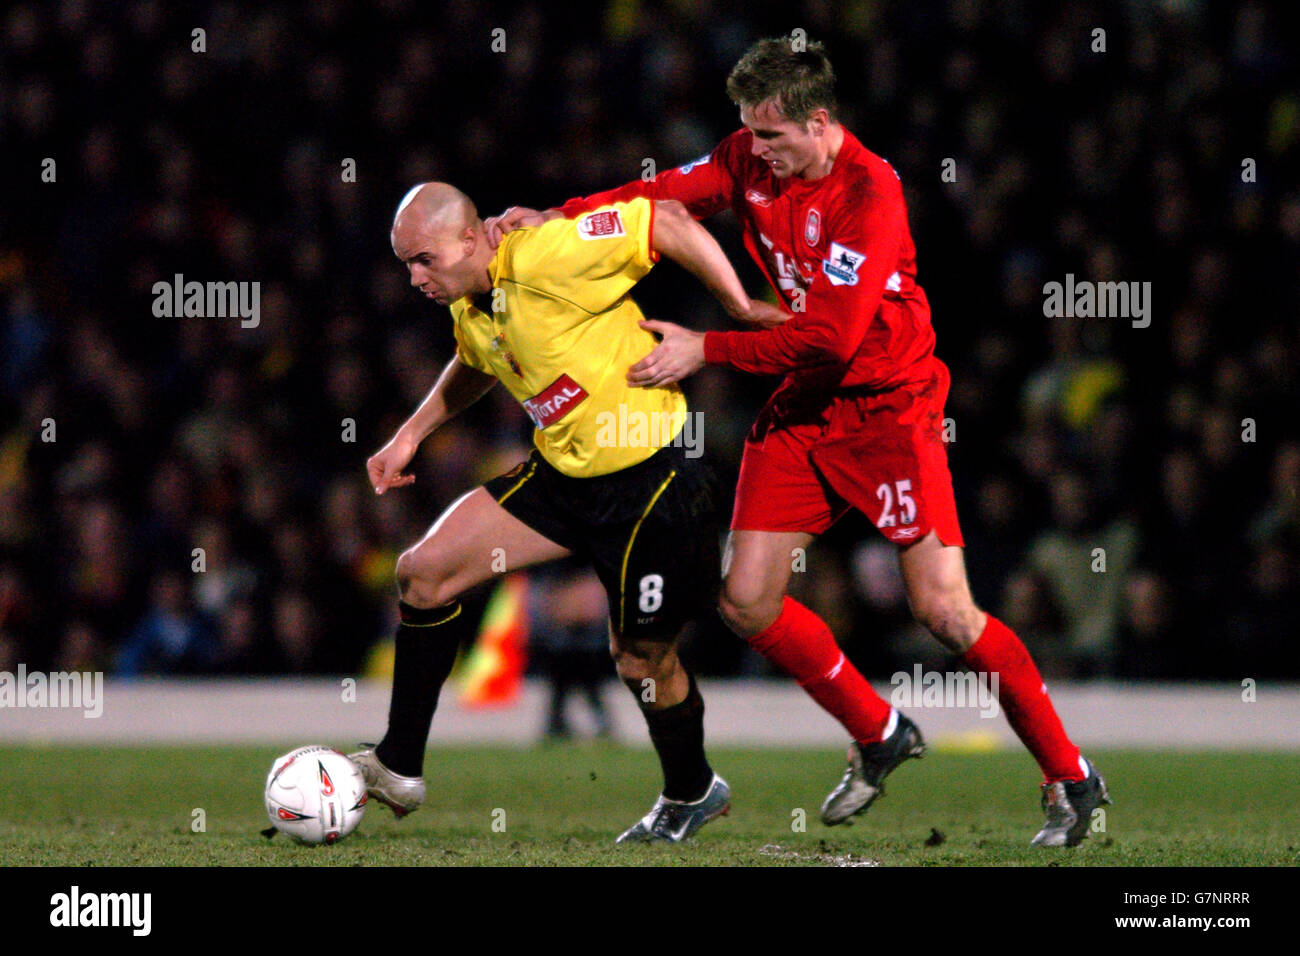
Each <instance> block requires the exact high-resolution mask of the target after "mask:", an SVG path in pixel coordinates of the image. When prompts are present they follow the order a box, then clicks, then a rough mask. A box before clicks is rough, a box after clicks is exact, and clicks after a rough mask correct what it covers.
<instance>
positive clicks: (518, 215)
mask: <svg viewBox="0 0 1300 956" xmlns="http://www.w3.org/2000/svg"><path fill="white" fill-rule="evenodd" d="M742 134H744V135H747V131H745V130H740V131H737V132H736V133H733V134H732V135H730V136H728V137H727V138H726V139H724V140H723V141H722V142H721V143H719V144H718V145H717V146H716V147H715V148H714V150H713V152H711V153H709V154H708V155H707V156H702V157H700V158H699V159H697V160H695V161H694V162H690V163H687V164H686V165H684V166H678V167H676V168H674V169H666V170H664V171H663V172H661V173H659V174H657V175H655V176H654V177H652V178H650V179H648V180H645V179H634V180H632V181H631V182H629V183H624V184H623V185H622V186H619V187H617V188H616V189H607V190H605V191H604V192H599V193H592V194H591V195H590V196H578V197H575V198H573V199H570V200H569V201H568V202H566V203H564V204H563V205H561V206H559V207H558V208H555V209H546V210H537V209H529V208H527V207H524V206H511V207H510V208H509V209H507V210H506V211H505V212H504V213H502V214H501V215H500V216H492V217H491V218H489V219H487V220H485V221H484V223H483V225H484V227H485V228H486V230H487V234H488V241H489V242H490V243H491V244H492V245H493V246H496V244H497V243H498V242H500V241H501V236H502V235H504V234H505V233H507V232H510V231H511V230H513V229H521V228H525V227H528V226H537V225H541V224H542V223H543V222H549V221H550V220H552V219H558V218H560V217H561V216H564V217H566V218H569V219H573V218H575V217H577V216H580V215H582V214H583V213H586V212H591V211H592V210H593V209H598V208H600V207H601V206H606V205H609V204H610V203H615V202H628V201H630V200H632V199H636V198H637V197H638V196H644V197H645V198H647V199H650V200H666V199H675V200H677V201H678V202H680V203H681V204H682V205H684V206H685V207H686V209H687V211H688V212H689V213H690V214H691V216H692V217H693V218H695V219H705V218H707V217H709V216H712V215H713V214H714V213H717V212H721V211H722V210H723V209H725V208H726V207H727V204H728V203H729V202H730V200H731V193H732V190H733V188H734V185H735V182H736V177H735V175H734V174H733V171H732V169H733V166H734V164H735V162H736V157H737V151H738V150H741V151H744V150H746V149H747V147H746V146H745V144H744V143H742V142H739V140H740V139H742V138H743V135H742Z"/></svg>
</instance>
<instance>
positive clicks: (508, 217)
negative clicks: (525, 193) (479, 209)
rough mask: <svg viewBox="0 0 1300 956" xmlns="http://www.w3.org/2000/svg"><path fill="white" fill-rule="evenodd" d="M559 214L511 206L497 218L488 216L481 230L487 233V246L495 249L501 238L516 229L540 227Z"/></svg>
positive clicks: (553, 210)
mask: <svg viewBox="0 0 1300 956" xmlns="http://www.w3.org/2000/svg"><path fill="white" fill-rule="evenodd" d="M560 215H561V213H560V212H559V211H558V210H555V209H548V210H546V211H545V212H543V211H541V210H538V209H529V208H528V207H527V206H511V207H510V208H509V209H507V210H506V211H505V212H503V213H502V214H501V215H499V216H489V217H488V218H487V219H484V220H483V229H484V230H485V231H486V232H487V238H488V245H489V246H491V247H492V248H493V249H495V248H496V247H497V246H499V245H500V244H501V237H502V236H504V235H505V234H506V233H507V232H514V231H515V230H516V229H527V228H528V227H529V226H540V225H541V224H542V223H544V222H550V221H551V220H552V219H558V218H560Z"/></svg>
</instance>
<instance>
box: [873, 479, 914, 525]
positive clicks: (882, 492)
mask: <svg viewBox="0 0 1300 956" xmlns="http://www.w3.org/2000/svg"><path fill="white" fill-rule="evenodd" d="M911 490H912V482H911V481H910V480H909V479H907V478H904V479H902V480H900V481H896V482H894V487H893V488H890V487H889V482H887V481H886V482H883V483H882V484H881V485H880V487H879V488H877V489H876V497H877V498H879V499H880V500H881V501H882V502H884V508H882V509H881V512H880V519H879V520H878V521H877V522H876V527H877V528H894V527H897V526H898V525H899V524H900V523H902V524H905V525H908V524H911V523H912V522H913V521H915V520H916V501H915V500H914V499H913V498H912V496H911V495H909V494H908V492H909V491H911ZM895 492H897V495H895ZM895 502H897V504H898V509H899V512H900V513H899V514H895V513H894V504H895ZM900 519H901V522H900Z"/></svg>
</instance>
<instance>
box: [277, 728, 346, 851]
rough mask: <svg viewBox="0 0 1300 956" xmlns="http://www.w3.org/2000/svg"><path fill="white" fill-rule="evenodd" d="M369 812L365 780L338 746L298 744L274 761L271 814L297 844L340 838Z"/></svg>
mask: <svg viewBox="0 0 1300 956" xmlns="http://www.w3.org/2000/svg"><path fill="white" fill-rule="evenodd" d="M365 811H366V781H365V779H364V778H363V777H362V776H361V771H360V769H358V767H357V765H356V764H354V763H353V762H352V761H351V760H349V759H348V758H347V756H346V755H344V754H341V753H339V752H338V751H337V750H335V749H334V748H332V747H321V746H317V745H312V746H309V747H299V748H298V749H297V750H294V751H291V752H290V753H287V754H285V755H284V756H283V757H279V758H277V759H276V761H275V762H274V763H273V764H271V772H270V773H269V774H268V775H267V777H266V813H267V816H269V817H270V818H271V825H272V826H274V827H275V828H276V829H277V830H279V831H280V832H281V833H284V834H285V835H287V836H290V837H292V838H293V839H295V840H297V841H298V842H299V843H313V844H315V843H326V844H329V843H337V842H338V841H339V840H342V839H343V838H344V837H345V836H347V835H348V834H349V833H351V832H352V831H353V830H355V829H356V828H357V824H358V823H360V822H361V816H362V814H364V813H365ZM269 832H270V831H268V833H269Z"/></svg>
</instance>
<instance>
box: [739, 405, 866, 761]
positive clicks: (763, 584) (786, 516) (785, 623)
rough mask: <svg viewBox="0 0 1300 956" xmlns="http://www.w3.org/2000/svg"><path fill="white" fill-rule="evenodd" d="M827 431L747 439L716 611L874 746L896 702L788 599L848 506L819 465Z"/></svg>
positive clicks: (800, 429) (815, 422)
mask: <svg viewBox="0 0 1300 956" xmlns="http://www.w3.org/2000/svg"><path fill="white" fill-rule="evenodd" d="M761 420H762V418H760V421H761ZM823 433H824V425H823V423H822V421H821V419H820V417H818V416H812V420H810V421H806V422H804V423H801V424H793V425H790V426H789V427H781V428H772V429H770V430H767V431H766V432H764V433H763V434H762V437H761V438H759V439H755V438H753V437H751V439H750V440H749V441H747V442H746V443H745V452H744V457H743V458H742V460H741V465H740V475H739V478H738V480H737V483H736V503H735V509H734V511H733V515H732V522H731V527H732V532H731V536H730V538H729V539H728V541H727V553H726V557H725V558H724V559H723V575H724V579H725V580H724V583H723V588H722V594H721V597H720V599H719V602H718V603H719V611H720V612H721V613H722V617H723V619H724V620H725V621H726V622H727V624H728V626H729V627H730V628H731V629H732V630H733V631H734V632H735V633H736V634H737V635H738V636H740V637H741V638H743V639H744V640H745V641H747V642H748V643H749V645H750V646H751V647H753V648H754V649H755V650H756V651H758V652H759V653H760V654H762V655H763V656H764V657H766V658H767V659H768V660H770V661H771V662H772V663H773V664H775V665H776V666H777V667H779V668H780V669H781V670H783V671H785V672H786V673H787V674H790V675H791V676H792V677H794V679H795V680H796V681H798V682H799V685H800V686H801V687H803V688H804V690H806V691H807V692H808V693H809V695H811V696H812V698H813V699H814V700H815V701H817V703H818V704H820V705H821V706H822V708H824V709H825V710H826V711H827V712H829V713H830V714H831V715H832V716H834V717H835V718H836V719H837V720H838V721H839V722H840V723H841V724H843V725H844V727H845V728H846V729H847V730H848V732H849V735H850V736H851V737H852V738H853V739H854V740H855V741H858V742H861V743H873V742H876V741H879V740H880V739H881V736H882V733H883V731H884V730H885V729H886V725H887V724H888V722H889V720H890V714H891V709H890V706H889V704H888V703H886V702H885V701H884V700H882V699H881V698H880V696H879V695H878V694H877V693H876V692H875V691H874V690H872V688H871V685H870V684H868V683H867V682H866V680H865V679H863V677H862V675H861V674H860V673H859V672H858V670H857V668H856V667H854V666H853V665H852V664H851V663H850V662H849V661H848V660H847V658H845V656H844V654H843V653H842V652H841V651H840V648H839V645H838V644H837V643H836V641H835V636H834V635H833V634H832V633H831V630H830V628H829V627H827V626H826V622H825V621H823V620H822V619H821V618H820V617H818V616H817V615H816V614H814V613H813V612H812V611H810V610H809V609H808V608H806V607H804V606H803V605H802V604H800V603H799V602H798V601H796V600H794V599H793V598H791V597H788V596H787V595H786V588H787V587H788V585H789V583H790V575H791V573H792V571H793V569H794V566H795V563H796V561H797V559H798V557H799V555H800V554H801V553H802V550H803V549H806V548H807V547H808V545H809V544H811V543H812V541H813V539H814V537H815V536H816V535H818V534H821V533H822V532H823V531H825V530H826V529H827V528H829V527H830V526H831V525H832V524H833V523H834V522H835V521H836V519H838V518H839V517H840V516H841V515H842V514H844V513H845V511H847V510H848V504H847V502H845V501H844V500H843V499H842V498H841V497H839V496H837V495H835V493H834V492H833V490H832V489H831V488H830V487H829V486H828V485H827V483H826V482H825V481H824V480H823V479H822V477H821V476H820V475H819V474H818V472H817V469H816V467H815V466H814V464H813V461H812V448H813V447H814V445H815V444H816V443H817V442H818V441H820V440H821V438H822V435H823Z"/></svg>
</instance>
